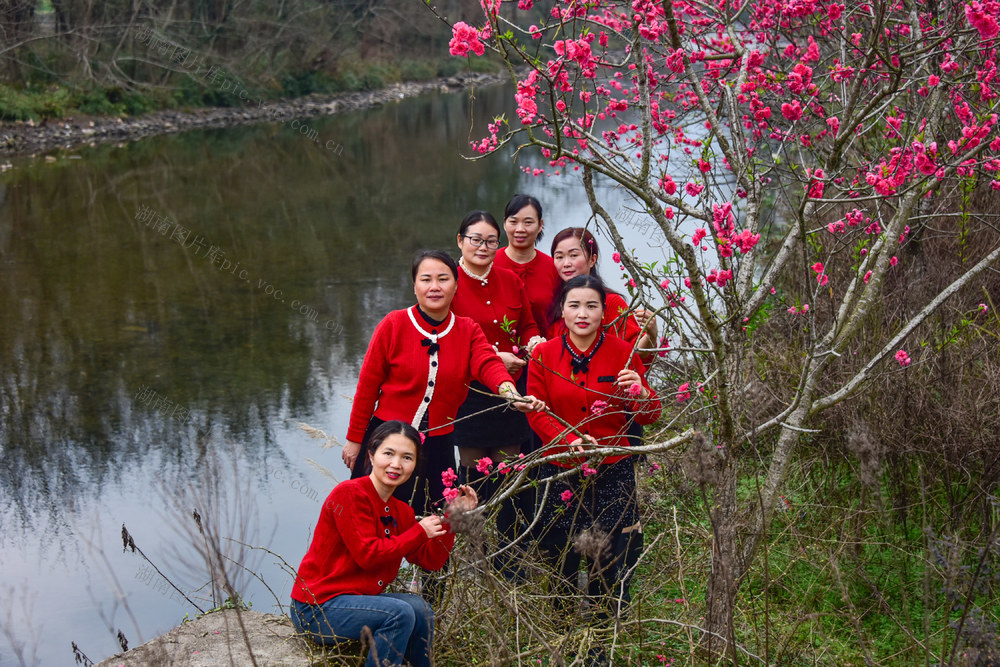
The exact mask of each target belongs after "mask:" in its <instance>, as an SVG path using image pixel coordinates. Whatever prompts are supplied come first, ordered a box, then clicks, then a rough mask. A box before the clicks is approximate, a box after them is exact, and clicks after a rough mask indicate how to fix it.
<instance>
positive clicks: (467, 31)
mask: <svg viewBox="0 0 1000 667" xmlns="http://www.w3.org/2000/svg"><path fill="white" fill-rule="evenodd" d="M485 32H487V31H486V30H485V29H484V31H483V32H480V31H479V30H476V29H475V28H473V27H472V26H471V25H469V24H467V23H466V22H465V21H459V22H458V23H456V24H455V25H453V26H452V28H451V34H452V37H451V41H450V42H448V51H449V52H450V53H451V55H453V56H463V57H464V56H466V55H468V53H469V51H472V52H473V53H475V54H476V55H477V56H481V55H483V53H485V52H486V47H485V46H484V45H483V43H482V41H480V40H481V39H484V38H486V37H487V36H488V33H487V34H484V33H485Z"/></svg>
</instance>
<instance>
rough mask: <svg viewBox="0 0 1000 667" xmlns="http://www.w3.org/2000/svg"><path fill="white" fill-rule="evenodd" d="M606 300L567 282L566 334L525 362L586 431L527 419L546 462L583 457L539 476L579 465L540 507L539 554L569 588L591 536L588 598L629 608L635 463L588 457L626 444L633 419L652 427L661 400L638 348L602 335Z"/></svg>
mask: <svg viewBox="0 0 1000 667" xmlns="http://www.w3.org/2000/svg"><path fill="white" fill-rule="evenodd" d="M606 299H607V296H606V291H605V289H604V285H603V284H602V283H601V281H600V279H599V278H595V277H593V276H591V275H582V276H577V277H575V278H572V279H571V280H569V281H568V282H567V283H566V284H565V285H564V287H563V291H562V294H561V296H560V299H559V303H560V305H561V307H562V316H563V322H564V324H565V326H566V329H567V331H566V333H564V334H563V335H561V336H559V337H558V338H553V339H550V340H548V341H546V342H545V343H541V344H539V345H538V346H537V347H535V350H534V353H533V354H532V363H530V364H529V365H528V390H529V391H530V392H531V393H532V394H534V395H536V396H538V397H539V399H540V400H543V401H545V402H546V403H547V404H548V405H549V406H550V408H549V409H550V410H551V411H552V412H553V413H554V414H556V415H558V416H559V417H560V418H561V419H563V420H565V421H566V422H568V423H570V424H574V425H575V426H576V431H577V432H578V433H579V434H582V435H578V434H577V433H573V432H571V431H569V430H568V429H566V428H565V427H564V426H563V424H562V423H561V422H559V421H557V420H556V419H553V418H552V417H551V416H550V415H548V414H531V415H529V416H528V421H529V422H530V423H531V427H532V428H533V429H534V430H535V432H536V433H537V434H538V436H539V437H540V438H541V440H542V442H543V443H544V444H545V446H546V449H545V455H546V456H548V455H552V454H558V453H564V452H576V453H579V454H580V456H575V457H570V458H565V459H561V460H558V461H554V462H552V463H546V464H543V466H542V470H541V472H540V473H539V476H540V478H541V479H545V478H546V477H549V476H552V475H554V474H557V473H559V472H564V471H565V470H566V469H575V474H574V475H572V476H571V477H569V478H566V479H564V480H561V481H559V482H556V483H554V484H553V485H552V487H551V488H550V490H549V494H548V497H547V498H546V501H545V503H544V505H543V507H542V509H541V512H542V516H541V518H540V520H539V522H538V526H539V527H540V529H539V531H538V534H537V537H538V540H539V546H540V548H541V552H542V555H543V557H544V558H546V559H548V560H549V561H550V562H552V563H554V564H558V565H559V568H560V570H561V573H562V575H563V580H564V581H563V582H562V583H563V585H564V586H565V587H571V586H572V582H573V581H575V577H576V570H577V569H578V568H579V564H580V553H579V552H578V551H577V550H576V549H574V547H573V542H574V541H577V546H578V547H580V545H579V542H580V540H579V539H578V538H579V536H580V534H581V533H584V532H587V533H589V534H590V535H591V540H590V541H591V542H592V543H593V544H592V545H591V546H592V547H597V548H594V549H593V550H592V552H591V553H590V554H589V555H588V559H589V560H590V564H591V569H590V572H591V576H590V590H589V592H590V594H591V595H595V596H596V595H608V594H613V596H614V598H613V599H614V600H615V602H617V600H618V599H621V600H622V601H625V602H627V600H628V597H627V584H626V585H624V586H623V585H622V576H623V575H624V572H623V571H622V570H623V565H624V563H625V560H626V557H625V549H626V548H627V543H628V540H627V538H626V539H624V540H623V539H621V537H622V535H621V534H622V530H623V529H625V528H628V527H631V526H634V525H635V524H636V523H638V509H637V507H636V498H635V488H636V485H635V469H634V466H633V461H632V458H631V457H630V456H629V455H628V454H627V453H621V454H611V455H608V456H605V457H603V458H601V459H600V460H596V461H595V460H588V458H587V456H586V452H587V450H588V449H590V448H592V447H627V446H629V445H630V444H631V443H630V439H629V437H628V435H627V432H628V421H629V419H630V418H634V419H635V420H636V421H637V422H639V423H640V424H651V423H653V422H654V421H656V419H657V418H658V417H659V414H660V401H659V399H658V398H657V397H656V394H655V393H654V392H653V390H652V389H650V387H649V384H648V383H647V382H646V377H645V368H644V367H643V364H642V361H641V360H640V359H639V355H637V354H635V353H633V352H632V346H631V345H630V344H629V343H627V342H625V341H623V340H621V339H620V338H618V337H616V336H612V335H610V334H608V333H606V332H605V330H604V328H603V326H602V322H603V321H604V319H605V313H604V311H605V304H606ZM583 550H586V549H583ZM623 589H624V590H623Z"/></svg>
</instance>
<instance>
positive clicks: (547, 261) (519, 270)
mask: <svg viewBox="0 0 1000 667" xmlns="http://www.w3.org/2000/svg"><path fill="white" fill-rule="evenodd" d="M497 267H499V268H501V269H507V270H508V271H513V272H514V273H515V274H517V277H518V278H520V279H521V282H523V283H524V290H525V293H527V295H528V301H530V302H531V315H532V317H533V318H534V319H535V323H536V324H538V326H539V328H544V327H545V323H546V322H547V321H548V315H547V313H548V310H549V306H550V305H552V299H554V298H555V297H556V294H558V293H559V290H560V289H562V278H560V277H559V273H558V272H557V271H556V265H555V264H554V263H553V262H552V258H551V257H549V256H548V255H546V254H545V253H544V252H542V251H540V250H536V251H535V258H534V259H533V260H531V261H530V262H528V263H527V264H518V263H517V262H515V261H514V260H512V259H511V258H510V257H508V256H507V249H506V248H501V249H500V252H498V253H497V256H496V259H494V260H493V268H494V269H495V268H497Z"/></svg>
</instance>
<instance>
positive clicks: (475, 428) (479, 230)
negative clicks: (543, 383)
mask: <svg viewBox="0 0 1000 667" xmlns="http://www.w3.org/2000/svg"><path fill="white" fill-rule="evenodd" d="M457 242H458V247H459V249H460V250H461V251H462V257H461V259H459V260H458V267H459V269H460V271H459V274H458V291H457V292H455V300H454V301H453V302H452V305H451V308H452V311H454V313H455V314H456V315H464V316H466V317H469V318H471V319H473V320H475V321H476V323H478V324H479V326H480V327H481V328H482V330H483V333H484V334H485V335H486V341H487V342H488V343H490V344H491V345H492V346H493V347H494V349H496V350H497V354H498V355H499V356H500V358H501V359H502V360H503V362H504V365H505V366H506V367H507V372H509V373H510V374H511V376H512V377H513V378H514V380H515V382H519V378H520V376H521V375H522V373H523V372H524V366H525V363H526V362H525V361H524V359H523V358H522V356H523V357H526V356H527V353H529V352H531V350H532V348H534V346H535V345H536V344H537V343H539V342H542V341H544V340H545V339H544V338H542V337H541V336H540V335H539V333H540V332H539V330H538V326H537V325H536V324H535V319H534V317H533V316H532V313H531V305H530V304H529V302H528V297H527V296H526V294H525V291H524V284H523V283H522V282H521V279H520V278H518V277H517V275H515V274H514V273H513V272H512V271H508V270H507V269H502V268H500V267H498V266H496V264H495V263H494V259H495V258H496V255H497V248H498V247H499V246H500V225H498V224H497V221H496V220H495V219H494V218H493V216H492V215H490V214H489V213H488V212H486V211H472V212H471V213H469V214H468V215H466V216H465V219H464V220H462V224H461V226H460V227H459V229H458V237H457ZM522 350H523V352H522ZM519 386H522V387H523V384H521V383H520V382H519ZM484 391H486V387H484V386H483V385H482V384H480V383H478V382H473V383H472V386H471V388H470V391H469V396H468V397H467V398H466V399H465V403H463V404H462V407H461V408H460V409H459V411H458V419H457V421H456V422H455V441H456V442H457V444H458V451H459V457H460V459H461V460H460V463H461V464H462V471H461V477H462V479H463V481H465V482H467V483H469V484H471V485H472V486H473V487H475V489H476V492H477V493H478V494H479V498H480V500H481V501H482V502H487V501H489V500H490V498H492V497H493V495H494V493H496V490H497V488H498V487H499V484H500V475H498V474H495V472H494V470H493V469H492V468H491V467H490V466H491V465H493V464H499V463H501V462H503V463H505V464H506V465H508V466H509V465H510V462H511V461H512V460H513V459H516V458H517V456H518V454H520V453H521V449H522V447H525V446H526V445H527V444H528V443H529V442H530V439H531V429H530V428H529V426H528V420H527V419H526V418H525V416H524V415H523V414H522V413H520V412H514V411H512V410H510V409H504V408H508V407H509V406H508V405H507V404H506V403H507V402H506V401H504V400H503V399H497V398H493V397H492V396H488V395H486V394H484V393H483V392H484ZM515 523H516V512H515V499H511V500H510V501H508V502H505V503H503V505H502V506H501V507H500V508H499V510H498V512H497V519H496V527H497V532H498V534H499V535H500V540H501V543H506V542H509V541H510V540H512V539H513V537H514V526H515ZM506 563H507V559H506V558H502V559H500V560H498V561H497V562H496V563H495V565H496V566H497V568H498V569H501V570H503V569H504V568H505V567H506Z"/></svg>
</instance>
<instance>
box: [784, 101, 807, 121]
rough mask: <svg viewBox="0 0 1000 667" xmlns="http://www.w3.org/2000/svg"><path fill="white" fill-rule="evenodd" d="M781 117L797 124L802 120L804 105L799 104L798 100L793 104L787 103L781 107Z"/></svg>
mask: <svg viewBox="0 0 1000 667" xmlns="http://www.w3.org/2000/svg"><path fill="white" fill-rule="evenodd" d="M781 115H782V116H784V117H785V118H787V119H788V120H790V121H792V122H795V121H797V120H798V119H799V118H802V105H800V104H799V102H798V100H795V101H793V102H792V103H791V104H789V103H788V102H785V103H784V104H782V105H781Z"/></svg>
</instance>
